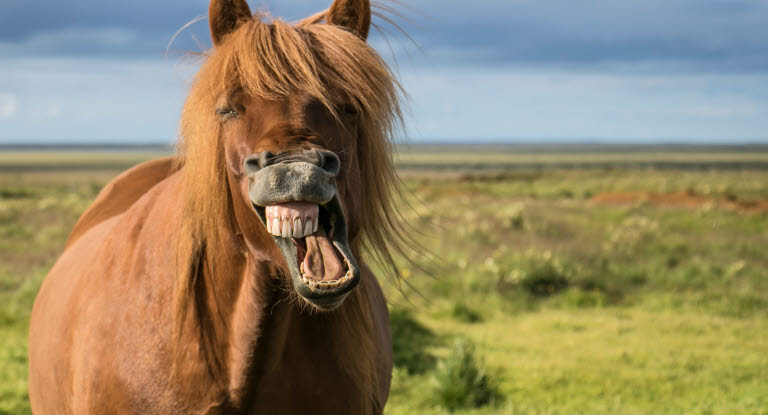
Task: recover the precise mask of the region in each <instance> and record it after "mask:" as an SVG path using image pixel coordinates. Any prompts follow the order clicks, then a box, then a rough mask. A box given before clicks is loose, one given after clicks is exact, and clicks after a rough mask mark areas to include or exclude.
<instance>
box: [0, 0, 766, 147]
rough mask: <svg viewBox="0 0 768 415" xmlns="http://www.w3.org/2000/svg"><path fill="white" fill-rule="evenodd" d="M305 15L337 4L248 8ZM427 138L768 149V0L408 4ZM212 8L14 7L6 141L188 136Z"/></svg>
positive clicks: (410, 58) (407, 70)
mask: <svg viewBox="0 0 768 415" xmlns="http://www.w3.org/2000/svg"><path fill="white" fill-rule="evenodd" d="M249 3H250V5H251V9H252V10H254V11H256V10H257V9H263V10H269V11H270V12H271V13H272V14H273V15H274V16H277V17H283V18H285V19H286V20H289V21H290V20H297V19H300V18H302V17H305V16H308V15H310V14H312V13H314V12H317V11H319V10H321V9H324V8H326V7H328V6H330V4H331V0H263V1H256V0H252V1H249ZM385 4H386V5H388V6H389V7H391V8H394V9H396V10H398V11H399V13H400V15H401V17H398V16H392V17H393V19H394V20H395V21H396V22H398V24H399V25H400V26H401V27H402V28H403V29H404V30H405V31H406V32H407V33H408V35H409V36H410V37H411V39H412V41H411V40H409V39H408V38H406V37H405V36H403V35H402V34H398V32H397V31H396V30H395V29H394V28H393V27H392V26H390V25H388V24H387V23H386V22H383V21H381V20H379V21H378V23H379V24H380V26H381V27H382V29H381V31H380V32H376V31H374V33H373V35H372V37H371V38H370V40H369V41H370V43H371V44H372V45H373V46H374V47H375V48H376V49H377V50H378V51H379V52H380V53H381V54H382V56H383V57H384V58H385V59H386V60H387V61H388V62H389V63H390V64H391V65H392V67H393V68H394V69H395V71H396V72H397V73H398V74H399V77H400V79H401V81H402V84H403V86H404V87H405V90H406V91H407V93H408V99H407V101H406V107H407V116H406V131H405V134H404V135H405V136H406V137H407V138H409V139H410V140H411V141H413V142H421V141H477V142H480V141H483V142H487V141H524V142H617V143H622V142H632V143H642V142H701V143H745V142H761V143H768V23H766V22H768V1H767V0H643V1H638V0H476V1H472V2H468V1H464V2H458V1H452V0H412V1H407V0H402V2H401V3H394V2H392V3H385ZM207 8H208V1H207V0H163V1H156V0H131V1H125V0H121V1H116V0H98V1H97V0H69V1H66V2H64V1H60V0H42V1H36V2H30V1H27V0H2V1H0V144H9V143H67V142H78V143H89V142H100V143H150V142H151V143H172V142H174V141H175V139H176V137H177V125H178V119H179V115H180V112H181V107H182V105H183V102H184V98H185V96H186V94H187V92H188V88H189V82H190V79H191V76H192V75H193V74H194V71H195V67H194V65H193V64H191V63H190V60H189V58H187V57H185V55H184V53H183V52H184V51H202V50H205V49H206V48H209V47H210V40H209V34H208V22H207V20H205V19H203V20H200V21H199V22H197V23H194V24H192V25H191V26H189V27H188V28H186V29H185V30H183V31H181V32H180V33H179V35H178V36H177V37H176V39H175V40H174V42H173V44H171V45H170V47H169V42H170V41H171V39H172V38H173V36H174V34H175V33H176V32H177V31H178V30H179V29H181V28H182V27H184V25H185V24H186V23H188V22H190V21H192V20H194V19H196V18H199V17H204V16H205V14H206V12H207Z"/></svg>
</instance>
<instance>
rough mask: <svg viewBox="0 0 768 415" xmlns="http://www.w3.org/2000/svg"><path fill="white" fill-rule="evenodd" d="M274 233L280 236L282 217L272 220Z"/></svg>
mask: <svg viewBox="0 0 768 415" xmlns="http://www.w3.org/2000/svg"><path fill="white" fill-rule="evenodd" d="M272 235H275V236H280V219H278V218H274V219H273V220H272Z"/></svg>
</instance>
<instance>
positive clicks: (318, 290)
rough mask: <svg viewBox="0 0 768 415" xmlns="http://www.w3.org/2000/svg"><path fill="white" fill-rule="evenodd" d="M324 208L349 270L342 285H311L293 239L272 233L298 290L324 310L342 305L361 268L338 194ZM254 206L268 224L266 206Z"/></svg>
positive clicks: (314, 304)
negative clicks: (348, 236)
mask: <svg viewBox="0 0 768 415" xmlns="http://www.w3.org/2000/svg"><path fill="white" fill-rule="evenodd" d="M320 207H321V208H322V209H323V210H325V212H326V214H328V215H329V220H330V222H331V225H332V226H333V237H332V242H333V245H334V247H335V248H336V250H337V251H338V252H339V253H341V255H342V257H343V259H344V263H345V265H346V268H347V270H348V271H347V273H346V274H345V277H342V278H347V279H346V281H344V282H343V283H341V284H338V285H337V286H335V287H333V288H327V287H320V286H319V285H320V284H315V286H314V287H312V286H310V284H308V283H307V282H305V281H304V278H302V275H301V270H300V269H299V265H298V264H297V260H296V255H297V253H296V246H295V245H294V243H293V242H292V241H291V240H290V238H281V237H279V236H274V235H272V238H273V239H274V240H275V242H276V243H277V246H278V247H279V248H280V250H281V251H282V253H283V256H284V257H285V261H286V263H287V264H288V268H289V270H290V272H291V280H292V282H293V288H294V290H295V291H296V292H297V293H298V294H299V295H300V296H301V297H302V298H304V299H305V300H306V301H307V302H308V303H310V304H312V305H313V306H315V307H316V308H318V309H320V310H333V309H334V308H336V307H338V306H339V305H341V303H342V302H343V301H344V298H346V296H347V295H348V294H349V292H350V291H352V289H353V288H355V286H357V284H358V283H359V281H360V267H359V266H358V265H357V261H356V260H355V258H354V256H353V255H352V251H351V249H350V248H349V242H348V241H347V223H346V219H345V217H344V213H343V211H342V209H341V203H340V202H339V199H338V196H337V195H334V196H333V198H331V200H330V201H328V202H327V203H324V204H320ZM253 208H254V210H255V211H256V214H257V215H258V216H259V219H261V222H262V224H264V226H265V227H266V207H264V206H258V205H256V204H253Z"/></svg>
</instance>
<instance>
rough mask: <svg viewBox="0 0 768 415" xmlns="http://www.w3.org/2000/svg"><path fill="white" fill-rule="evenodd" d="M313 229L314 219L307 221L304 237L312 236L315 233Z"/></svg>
mask: <svg viewBox="0 0 768 415" xmlns="http://www.w3.org/2000/svg"><path fill="white" fill-rule="evenodd" d="M312 229H313V228H312V219H307V223H305V224H304V236H309V235H312V234H313V233H314V231H313V230H312Z"/></svg>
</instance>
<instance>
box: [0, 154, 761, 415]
mask: <svg viewBox="0 0 768 415" xmlns="http://www.w3.org/2000/svg"><path fill="white" fill-rule="evenodd" d="M435 154H436V155H435ZM478 154H479V155H478ZM478 154H475V155H470V157H469V159H471V160H475V161H477V160H479V161H477V162H478V163H488V164H493V163H497V161H498V160H497V159H501V163H507V162H510V161H509V160H512V161H511V162H516V161H515V160H522V161H520V162H521V163H524V160H523V159H520V158H516V159H508V158H504V157H506V156H507V155H504V154H502V155H498V154H496V155H493V154H491V155H483V153H482V152H481V153H478ZM486 154H488V153H486ZM536 154H537V156H536V157H540V158H542V157H543V158H542V159H543V160H545V161H546V160H550V161H555V162H557V163H560V162H562V161H563V159H562V157H561V156H553V157H551V158H549V159H547V158H546V157H545V155H542V154H541V153H540V152H539V153H536ZM590 154H592V153H588V154H586V155H583V158H582V159H581V160H582V161H584V160H586V161H594V157H593V156H592V155H590ZM12 156H13V157H16V159H15V161H13V162H9V161H8V160H10V158H11V157H12ZM18 156H19V153H13V154H12V155H8V154H6V155H0V167H2V168H0V414H24V413H28V412H29V403H28V398H27V391H26V371H27V358H26V337H27V327H28V323H29V312H30V309H31V305H32V302H33V300H34V295H35V293H36V291H37V289H38V288H39V285H40V283H41V281H42V279H43V278H44V276H45V274H46V272H47V270H48V269H49V268H50V266H51V265H52V264H53V261H55V259H56V257H57V256H58V254H59V253H60V251H61V249H62V247H63V245H64V242H65V240H66V237H67V234H68V232H69V230H70V229H71V227H72V226H73V224H74V223H75V221H76V219H77V217H78V215H79V214H80V213H81V212H82V211H83V210H84V209H85V208H86V207H87V206H88V204H89V203H90V201H91V200H92V199H93V197H95V195H96V193H97V192H98V190H99V189H100V188H101V186H103V185H104V183H106V182H107V181H108V180H109V178H110V177H113V176H114V175H115V174H116V173H117V172H118V168H117V167H114V168H105V167H104V166H105V165H106V164H108V163H115V165H116V166H119V167H120V168H123V167H122V166H123V164H124V163H131V162H133V161H139V160H138V159H132V158H131V157H135V155H131V154H127V155H126V154H123V155H113V156H109V157H106V158H103V157H102V156H97V155H94V154H90V155H88V157H91V159H92V161H91V162H90V163H91V164H90V165H89V166H91V167H89V168H88V169H87V171H84V170H83V169H70V168H69V166H70V165H71V164H73V163H77V160H79V157H85V156H82V155H78V154H75V153H72V154H70V155H67V156H66V157H63V158H61V159H59V162H58V163H60V164H56V163H57V161H56V160H57V158H56V157H54V156H55V155H53V156H52V155H51V154H48V155H30V156H29V157H28V158H27V159H26V161H25V160H24V159H23V158H22V159H19V158H18ZM144 156H146V155H144ZM567 156H568V157H576V158H575V159H574V160H576V161H578V160H579V159H578V157H577V156H578V155H573V154H570V153H569V154H567ZM142 157H143V156H142ZM409 157H410V159H409ZM419 157H421V160H420V161H419V160H417V159H418V158H419ZM440 157H443V160H448V161H450V160H453V159H456V160H458V161H461V158H460V157H457V155H456V154H443V153H441V152H439V151H432V150H430V152H428V153H424V154H421V155H419V154H416V155H404V156H401V158H400V160H401V166H406V167H407V163H405V164H403V162H402V161H403V160H405V161H409V162H413V163H416V164H419V165H420V166H421V165H423V164H424V163H427V162H428V163H435V164H436V165H439V164H440V163H439V161H440ZM600 157H605V156H600ZM613 157H615V158H616V159H617V160H620V159H624V160H629V159H632V158H633V157H634V158H637V157H640V156H638V155H637V154H634V155H633V154H629V155H622V154H614V155H613ZM646 157H647V156H646ZM669 157H672V156H669ZM676 157H682V158H685V159H686V160H693V161H694V162H713V163H714V165H715V166H717V165H718V164H717V161H718V160H720V161H722V160H727V161H728V162H736V161H738V160H735V158H742V159H743V160H746V161H747V162H753V161H755V160H757V159H761V158H765V157H766V155H765V153H760V154H754V155H751V156H745V155H740V156H738V157H736V156H733V154H730V153H729V154H727V155H723V156H722V157H720V158H718V155H717V154H712V153H706V154H704V155H698V156H697V155H695V154H693V155H692V154H688V153H684V154H682V155H681V154H677V155H676ZM484 158H488V159H487V160H486V159H484ZM61 160H63V161H61ZM466 160H467V159H464V161H466ZM494 160H496V161H494ZM566 161H568V162H572V161H573V160H570V159H569V160H566ZM3 163H6V164H3ZM13 163H16V164H15V166H20V167H19V168H18V169H14V168H13V166H14V164H13ZM41 163H42V164H46V163H52V164H51V165H48V167H47V168H46V169H43V170H40V169H35V168H33V167H34V165H36V164H37V165H39V164H41ZM473 163H474V161H473ZM469 164H470V165H469V167H467V169H470V168H471V163H469ZM554 167H555V168H551V169H536V170H514V171H512V170H510V171H496V172H488V173H482V172H480V171H474V170H471V169H470V170H467V169H465V170H463V171H461V172H439V171H436V170H435V171H421V170H406V171H404V172H405V177H406V181H405V184H406V188H407V191H408V193H409V194H411V195H412V198H413V200H412V201H413V202H414V204H415V206H416V208H415V209H414V211H412V212H409V213H407V215H408V217H409V220H410V221H411V223H412V224H414V225H415V226H417V227H418V228H419V229H421V230H423V231H425V232H426V234H427V235H428V236H424V237H421V238H422V243H423V244H424V245H425V246H426V247H428V248H429V249H430V250H431V251H432V252H434V253H436V254H437V255H438V256H439V261H438V265H437V267H436V269H435V271H434V274H435V275H434V278H433V277H429V276H426V275H424V274H423V273H422V272H421V271H419V270H417V269H414V268H413V267H412V266H411V265H409V264H408V263H407V262H405V261H402V262H401V272H402V274H403V276H404V277H406V279H407V282H408V283H409V285H403V286H402V287H399V288H400V289H402V290H403V291H404V292H405V295H403V294H401V293H400V292H399V291H398V287H397V286H395V284H394V283H392V282H389V281H383V283H384V288H385V291H386V292H387V295H388V299H389V301H390V304H391V314H392V325H393V334H394V342H395V363H396V369H395V373H394V378H393V384H392V393H391V396H390V401H389V404H388V406H387V411H386V413H387V414H391V415H398V414H412V413H420V414H424V415H427V414H448V413H456V414H497V413H498V414H582V413H587V414H648V413H653V414H679V413H686V414H734V413H738V414H768V336H767V335H764V333H768V249H766V247H768V213H758V214H743V213H738V212H735V211H731V210H728V209H725V208H722V207H720V206H718V205H717V204H716V203H713V204H708V205H706V206H704V207H702V208H700V209H695V210H691V209H688V208H676V207H660V206H653V205H650V204H648V203H635V204H631V205H625V206H601V205H595V204H593V203H591V202H590V198H591V197H592V196H594V195H596V194H600V193H603V192H615V191H650V192H678V191H682V192H690V193H693V194H697V195H701V196H705V197H709V198H712V199H713V200H719V199H722V198H726V197H727V198H730V199H736V200H740V201H755V200H761V199H765V198H768V171H762V170H749V169H741V170H740V169H729V170H717V169H711V170H691V169H685V170H653V169H646V168H643V169H616V168H613V169H602V168H600V169H578V170H567V169H560V168H556V167H557V164H554ZM50 169H53V170H55V174H52V173H51V172H52V171H53V170H50ZM459 338H461V339H467V340H466V341H467V342H468V343H466V344H471V345H472V346H468V347H464V348H463V349H456V347H455V340H456V339H459ZM457 350H458V351H457ZM470 350H471V351H470ZM468 356H469V357H468ZM450 362H453V363H450ZM468 362H469V363H468ZM451 365H452V366H451ZM446 368H448V369H450V368H453V369H451V370H448V369H446ZM472 368H475V369H477V370H476V371H475V370H474V369H472ZM467 374H468V375H467ZM480 375H481V376H480ZM446 379H449V380H450V382H449V381H448V380H446ZM446 385H449V386H450V385H453V386H451V387H446ZM457 385H458V386H457ZM462 385H463V386H462ZM466 385H470V386H466ZM473 385H474V386H473ZM478 385H479V386H478ZM483 385H489V386H488V388H486V389H487V391H489V393H490V392H491V391H492V392H493V393H491V394H490V395H488V396H491V395H493V397H494V398H493V399H488V402H487V404H477V405H466V406H469V407H468V408H460V406H464V405H455V408H454V411H453V412H451V411H450V409H449V407H453V406H452V405H448V404H446V402H447V401H446V400H445V399H441V396H442V395H445V393H444V392H445V391H446V390H449V391H450V395H451V396H456V397H458V398H459V399H458V401H459V402H478V401H485V400H484V399H480V400H477V399H474V398H473V396H476V395H474V394H475V392H473V391H477V390H478V387H479V389H480V390H481V391H482V390H485V389H484V386H483ZM441 391H442V392H441ZM457 391H458V392H457ZM462 391H464V392H462ZM441 394H442V395H441ZM481 395H482V394H481ZM464 398H467V399H468V400H467V401H462V399H464ZM452 402H454V401H452ZM483 403H486V402H483ZM472 406H476V407H475V408H472Z"/></svg>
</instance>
